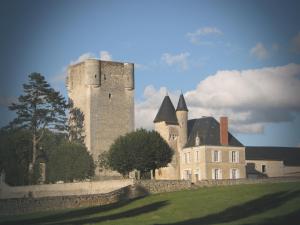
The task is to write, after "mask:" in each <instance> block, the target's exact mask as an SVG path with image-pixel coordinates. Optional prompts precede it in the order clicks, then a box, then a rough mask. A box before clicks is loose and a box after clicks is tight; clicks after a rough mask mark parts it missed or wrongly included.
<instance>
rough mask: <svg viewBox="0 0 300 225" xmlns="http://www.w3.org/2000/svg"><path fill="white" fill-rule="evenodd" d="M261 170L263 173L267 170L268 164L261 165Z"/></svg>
mask: <svg viewBox="0 0 300 225" xmlns="http://www.w3.org/2000/svg"><path fill="white" fill-rule="evenodd" d="M261 172H263V173H265V172H266V165H261Z"/></svg>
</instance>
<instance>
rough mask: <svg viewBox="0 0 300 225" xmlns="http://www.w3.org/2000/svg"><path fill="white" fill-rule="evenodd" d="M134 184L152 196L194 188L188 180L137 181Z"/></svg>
mask: <svg viewBox="0 0 300 225" xmlns="http://www.w3.org/2000/svg"><path fill="white" fill-rule="evenodd" d="M134 184H135V185H136V186H138V187H142V188H144V189H145V190H146V191H147V192H149V193H150V194H154V193H162V192H172V191H179V190H187V189H190V188H191V186H192V185H191V182H190V181H187V180H135V181H134Z"/></svg>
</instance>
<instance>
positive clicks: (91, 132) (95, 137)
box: [67, 59, 134, 160]
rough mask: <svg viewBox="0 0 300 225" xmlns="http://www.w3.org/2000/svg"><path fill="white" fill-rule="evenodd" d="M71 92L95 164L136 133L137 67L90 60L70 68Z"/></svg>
mask: <svg viewBox="0 0 300 225" xmlns="http://www.w3.org/2000/svg"><path fill="white" fill-rule="evenodd" d="M67 88H68V95H69V98H70V99H71V100H72V101H73V103H74V107H77V108H79V109H80V110H81V111H82V112H83V114H84V129H85V144H86V146H87V149H88V150H89V151H90V152H91V154H92V155H93V157H94V160H97V158H98V155H99V154H100V153H102V152H103V151H108V150H109V147H110V145H111V144H112V143H113V142H114V140H115V139H116V138H118V137H119V136H120V135H124V134H126V133H127V132H131V131H133V130H134V65H133V64H132V63H121V62H108V61H101V60H97V59H87V60H85V61H83V62H80V63H77V64H75V65H71V66H70V67H69V68H68V77H67Z"/></svg>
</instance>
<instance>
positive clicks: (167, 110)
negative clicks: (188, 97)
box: [153, 95, 178, 124]
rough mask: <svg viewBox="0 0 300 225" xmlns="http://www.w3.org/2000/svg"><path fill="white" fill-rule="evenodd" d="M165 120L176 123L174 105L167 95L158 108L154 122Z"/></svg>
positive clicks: (168, 122)
mask: <svg viewBox="0 0 300 225" xmlns="http://www.w3.org/2000/svg"><path fill="white" fill-rule="evenodd" d="M161 121H165V122H166V123H167V124H178V121H177V117H176V112H175V108H174V105H173V103H172V101H171V99H170V97H169V96H168V95H167V96H166V97H165V98H164V100H163V102H162V103H161V106H160V108H159V110H158V113H157V115H156V117H155V119H154V121H153V122H154V123H157V122H161Z"/></svg>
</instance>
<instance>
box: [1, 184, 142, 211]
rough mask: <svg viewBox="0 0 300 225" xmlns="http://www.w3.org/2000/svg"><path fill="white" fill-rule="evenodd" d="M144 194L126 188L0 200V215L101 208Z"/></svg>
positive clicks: (129, 187) (131, 188)
mask: <svg viewBox="0 0 300 225" xmlns="http://www.w3.org/2000/svg"><path fill="white" fill-rule="evenodd" d="M144 194H145V193H144V192H142V191H139V190H136V189H135V188H134V187H133V186H128V187H124V188H121V189H119V190H116V191H113V192H110V193H106V194H90V195H69V196H52V197H42V198H32V197H28V198H13V199H2V200H0V215H16V214H25V213H32V212H38V211H50V210H51V211H52V210H58V209H69V208H78V207H90V206H101V205H107V204H112V203H116V202H122V201H127V200H130V199H134V198H136V197H139V196H142V195H144Z"/></svg>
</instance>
